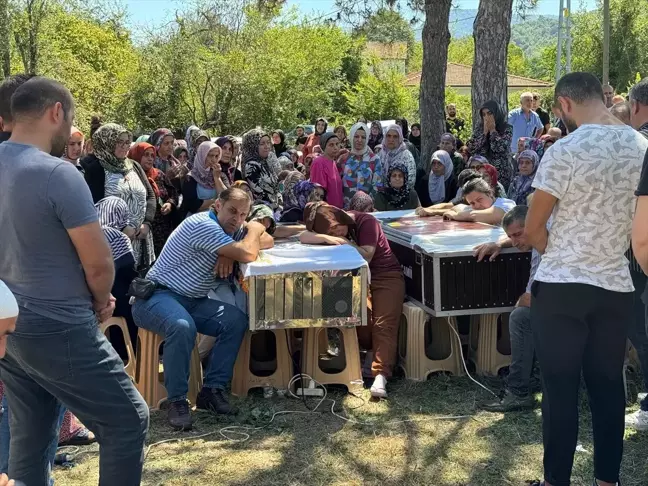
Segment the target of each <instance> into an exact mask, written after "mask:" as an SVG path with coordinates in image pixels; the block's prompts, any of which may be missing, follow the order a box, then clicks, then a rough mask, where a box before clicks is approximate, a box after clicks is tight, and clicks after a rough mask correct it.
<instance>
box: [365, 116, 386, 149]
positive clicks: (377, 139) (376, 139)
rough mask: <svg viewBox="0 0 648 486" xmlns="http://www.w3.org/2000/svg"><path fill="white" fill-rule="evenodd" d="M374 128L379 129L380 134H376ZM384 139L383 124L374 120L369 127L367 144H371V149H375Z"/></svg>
mask: <svg viewBox="0 0 648 486" xmlns="http://www.w3.org/2000/svg"><path fill="white" fill-rule="evenodd" d="M372 128H377V129H378V135H374V134H373V133H372V130H371V129H372ZM382 139H383V129H382V125H381V124H380V122H379V121H372V122H371V127H370V128H369V142H367V145H369V148H370V149H371V150H374V149H375V148H376V145H380V144H381V143H382Z"/></svg>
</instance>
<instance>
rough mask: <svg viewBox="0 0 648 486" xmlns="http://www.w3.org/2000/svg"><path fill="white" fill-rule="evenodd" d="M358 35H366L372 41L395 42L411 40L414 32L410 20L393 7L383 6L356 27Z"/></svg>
mask: <svg viewBox="0 0 648 486" xmlns="http://www.w3.org/2000/svg"><path fill="white" fill-rule="evenodd" d="M355 33H356V35H364V36H365V37H366V38H367V40H368V41H370V42H382V43H383V44H392V43H394V42H411V41H413V40H414V33H413V32H412V27H411V26H410V24H409V22H408V21H407V20H405V18H403V16H402V15H401V14H400V13H399V12H397V11H396V10H393V9H391V8H385V7H381V8H379V9H378V10H377V11H376V13H374V14H373V15H371V16H370V17H369V18H368V19H367V20H366V22H364V23H363V24H362V25H361V26H360V27H359V28H357V29H355Z"/></svg>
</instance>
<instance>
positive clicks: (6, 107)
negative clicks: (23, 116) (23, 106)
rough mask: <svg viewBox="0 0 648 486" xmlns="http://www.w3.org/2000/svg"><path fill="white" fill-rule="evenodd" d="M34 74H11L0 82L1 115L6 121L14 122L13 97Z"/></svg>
mask: <svg viewBox="0 0 648 486" xmlns="http://www.w3.org/2000/svg"><path fill="white" fill-rule="evenodd" d="M33 77H34V76H33V75H31V74H15V75H13V76H9V77H8V78H7V79H5V80H4V81H3V83H2V84H0V117H2V119H3V120H4V121H5V122H9V123H11V122H13V117H12V116H11V97H12V96H13V94H14V93H15V92H16V90H17V89H18V88H20V87H21V86H22V85H23V84H25V83H26V82H27V81H29V80H30V79H31V78H33Z"/></svg>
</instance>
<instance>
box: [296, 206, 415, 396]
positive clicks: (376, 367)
mask: <svg viewBox="0 0 648 486" xmlns="http://www.w3.org/2000/svg"><path fill="white" fill-rule="evenodd" d="M304 222H305V224H306V229H307V230H308V231H304V232H303V233H302V234H301V235H300V237H299V238H300V240H301V242H302V243H306V244H323V245H340V244H350V245H352V246H353V247H355V248H356V249H357V250H358V252H359V253H360V254H361V255H362V256H363V258H364V259H365V260H366V261H367V262H368V263H369V271H370V272H371V283H370V285H369V289H370V293H371V297H370V300H371V308H372V316H371V318H369V317H368V318H367V321H368V322H367V324H368V325H367V326H362V328H358V338H359V340H360V341H361V344H362V345H363V347H364V348H365V349H371V350H372V351H373V356H372V357H373V362H372V365H371V371H372V375H373V376H374V382H373V385H372V386H371V395H372V396H373V397H376V398H384V397H386V396H387V389H386V386H387V380H388V379H389V378H390V377H391V374H392V370H393V367H394V365H395V363H396V346H397V341H398V325H399V323H400V317H401V312H402V310H403V300H404V298H405V280H404V278H403V271H402V269H401V266H400V264H399V263H398V260H397V259H396V257H395V256H394V254H393V253H392V251H391V248H390V247H389V242H388V241H387V238H386V237H385V234H384V233H383V230H382V227H381V226H380V223H379V222H378V220H377V219H376V218H374V217H373V216H372V215H371V214H367V213H359V212H356V211H348V212H345V211H343V210H341V209H339V208H336V207H334V206H330V205H328V204H326V203H324V202H317V203H309V204H307V205H306V209H305V210H304Z"/></svg>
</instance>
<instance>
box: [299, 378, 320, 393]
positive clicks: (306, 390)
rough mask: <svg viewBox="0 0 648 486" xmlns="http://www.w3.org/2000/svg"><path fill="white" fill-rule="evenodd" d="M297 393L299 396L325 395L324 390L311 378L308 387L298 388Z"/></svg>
mask: <svg viewBox="0 0 648 486" xmlns="http://www.w3.org/2000/svg"><path fill="white" fill-rule="evenodd" d="M295 394H296V395H297V396H298V397H323V396H324V390H323V389H322V388H318V387H317V385H316V384H315V380H313V379H311V381H310V383H309V384H308V388H297V392H296V393H295Z"/></svg>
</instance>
